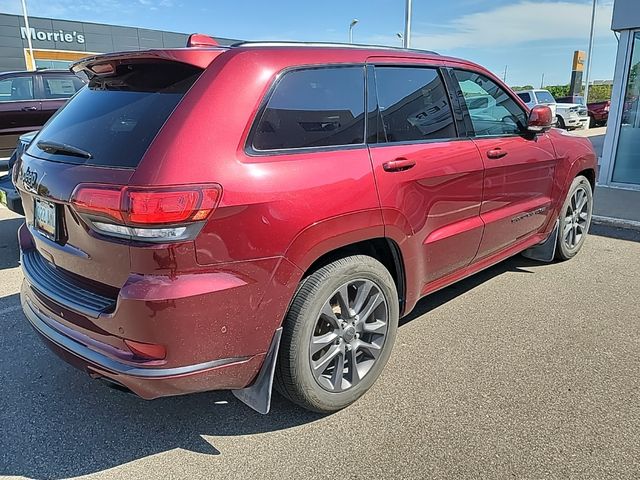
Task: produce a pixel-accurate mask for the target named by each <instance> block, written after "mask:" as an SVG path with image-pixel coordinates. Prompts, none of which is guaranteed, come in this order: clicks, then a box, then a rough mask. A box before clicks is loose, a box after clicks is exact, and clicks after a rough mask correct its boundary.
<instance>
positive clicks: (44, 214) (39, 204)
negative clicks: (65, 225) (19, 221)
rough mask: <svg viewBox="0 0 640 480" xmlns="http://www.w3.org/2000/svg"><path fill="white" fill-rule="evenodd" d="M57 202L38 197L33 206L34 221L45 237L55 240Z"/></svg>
mask: <svg viewBox="0 0 640 480" xmlns="http://www.w3.org/2000/svg"><path fill="white" fill-rule="evenodd" d="M57 220H58V219H57V209H56V204H55V203H52V202H48V201H47V200H42V199H41V198H36V199H35V200H34V206H33V223H34V225H35V227H36V229H37V230H38V231H39V232H40V233H41V234H43V235H44V236H45V237H47V238H49V239H51V240H55V239H56V232H57V223H58V222H57Z"/></svg>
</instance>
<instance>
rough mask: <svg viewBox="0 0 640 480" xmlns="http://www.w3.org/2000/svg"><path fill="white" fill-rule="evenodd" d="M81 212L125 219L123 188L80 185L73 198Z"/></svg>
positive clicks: (119, 219)
mask: <svg viewBox="0 0 640 480" xmlns="http://www.w3.org/2000/svg"><path fill="white" fill-rule="evenodd" d="M71 202H72V203H73V206H74V207H75V208H76V210H77V211H78V212H79V213H89V214H94V215H101V216H107V217H110V218H113V219H114V220H118V221H119V222H122V221H123V218H122V211H121V209H120V206H121V204H122V188H121V187H115V188H114V187H107V186H79V187H78V188H76V190H75V192H73V196H72V199H71Z"/></svg>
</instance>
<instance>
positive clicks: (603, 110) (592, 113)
mask: <svg viewBox="0 0 640 480" xmlns="http://www.w3.org/2000/svg"><path fill="white" fill-rule="evenodd" d="M556 100H557V102H558V103H579V104H580V105H584V97H583V96H581V95H574V96H572V97H571V96H570V97H560V98H557V99H556ZM610 107H611V101H610V100H604V101H602V102H591V103H589V104H587V109H588V111H589V127H591V128H593V127H601V126H603V125H606V124H607V121H608V120H609V109H610Z"/></svg>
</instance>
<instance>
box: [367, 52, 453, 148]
mask: <svg viewBox="0 0 640 480" xmlns="http://www.w3.org/2000/svg"><path fill="white" fill-rule="evenodd" d="M367 65H372V66H373V67H374V72H375V70H376V69H377V68H428V69H430V70H435V71H436V74H437V75H438V76H439V78H440V81H441V82H442V84H443V86H444V90H445V93H446V94H447V98H449V110H450V111H451V118H452V119H453V128H454V130H455V131H456V134H455V136H454V137H447V138H428V139H423V140H420V139H415V140H400V141H398V140H396V141H392V142H390V141H385V142H376V143H375V144H367V145H370V146H378V147H379V146H386V145H414V144H415V145H422V144H429V143H444V142H452V141H457V140H461V139H464V138H465V137H462V136H461V135H460V133H461V131H460V128H459V125H458V121H457V120H456V115H455V110H454V104H453V101H452V99H451V93H450V91H449V85H448V83H447V80H446V78H445V76H444V72H443V68H442V66H441V65H435V64H429V63H413V62H406V63H404V62H399V63H386V62H385V63H369V64H367ZM375 87H376V100H377V98H378V79H377V77H376V83H375ZM378 115H379V116H380V120H382V112H381V110H380V105H379V104H378ZM382 128H383V130H384V132H385V137H386V136H387V131H386V129H385V128H384V123H383V125H382Z"/></svg>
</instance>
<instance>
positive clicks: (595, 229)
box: [589, 223, 640, 242]
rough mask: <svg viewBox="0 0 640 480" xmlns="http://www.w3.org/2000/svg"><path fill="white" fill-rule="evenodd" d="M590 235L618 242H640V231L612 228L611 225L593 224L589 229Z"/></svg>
mask: <svg viewBox="0 0 640 480" xmlns="http://www.w3.org/2000/svg"><path fill="white" fill-rule="evenodd" d="M589 235H597V236H599V237H608V238H615V239H618V240H627V241H630V242H640V231H639V230H631V229H627V228H620V227H612V226H609V225H601V224H596V223H592V224H591V226H590V227H589Z"/></svg>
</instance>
